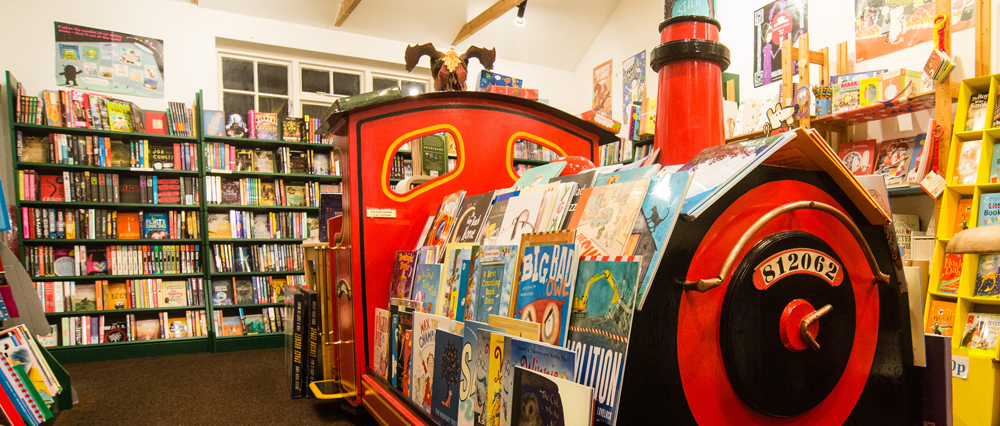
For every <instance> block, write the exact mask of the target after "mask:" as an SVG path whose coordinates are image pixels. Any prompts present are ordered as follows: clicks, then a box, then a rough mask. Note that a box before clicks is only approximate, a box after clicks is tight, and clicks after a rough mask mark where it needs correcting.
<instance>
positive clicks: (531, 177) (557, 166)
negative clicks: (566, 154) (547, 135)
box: [514, 161, 566, 188]
mask: <svg viewBox="0 0 1000 426" xmlns="http://www.w3.org/2000/svg"><path fill="white" fill-rule="evenodd" d="M565 167H566V162H565V161H556V162H552V163H549V164H544V165H541V166H537V167H532V168H530V169H528V170H527V171H525V172H524V174H522V175H521V177H520V178H519V179H518V180H517V182H514V186H515V187H517V188H527V187H530V186H536V185H545V184H547V183H549V181H550V180H552V178H554V177H556V176H559V173H562V171H563V169H564V168H565Z"/></svg>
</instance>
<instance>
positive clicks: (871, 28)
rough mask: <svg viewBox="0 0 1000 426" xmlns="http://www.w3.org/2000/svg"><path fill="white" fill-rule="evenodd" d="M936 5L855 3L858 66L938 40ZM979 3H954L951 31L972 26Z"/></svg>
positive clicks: (912, 0) (917, 0) (924, 1)
mask: <svg viewBox="0 0 1000 426" xmlns="http://www.w3.org/2000/svg"><path fill="white" fill-rule="evenodd" d="M935 10H936V9H935V6H934V2H933V1H930V0H854V43H855V49H856V50H857V59H858V62H861V61H865V60H868V59H872V58H876V57H879V56H882V55H885V54H887V53H891V52H895V51H897V50H900V49H904V48H907V47H910V46H913V45H916V44H920V43H923V42H925V41H929V40H932V39H933V38H934V28H933V27H934V16H935V15H936V13H935ZM975 14H976V8H975V2H973V1H971V0H965V1H962V0H954V1H952V2H951V31H952V32H955V31H958V30H962V29H965V28H969V27H971V26H972V18H974V17H975Z"/></svg>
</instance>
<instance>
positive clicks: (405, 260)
mask: <svg viewBox="0 0 1000 426" xmlns="http://www.w3.org/2000/svg"><path fill="white" fill-rule="evenodd" d="M416 258H417V252H415V251H402V250H400V251H397V252H396V263H395V265H394V266H393V268H392V283H391V285H390V287H389V297H390V298H392V297H396V298H400V299H409V298H410V293H411V289H412V288H413V277H414V263H415V261H416Z"/></svg>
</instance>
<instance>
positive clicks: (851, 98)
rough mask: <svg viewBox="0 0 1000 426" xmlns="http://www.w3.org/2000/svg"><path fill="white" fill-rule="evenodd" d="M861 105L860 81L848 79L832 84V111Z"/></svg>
mask: <svg viewBox="0 0 1000 426" xmlns="http://www.w3.org/2000/svg"><path fill="white" fill-rule="evenodd" d="M860 106H861V82H860V81H854V80H848V81H844V82H841V83H838V84H836V85H835V86H833V112H834V113H842V112H845V111H850V110H852V109H854V108H858V107H860Z"/></svg>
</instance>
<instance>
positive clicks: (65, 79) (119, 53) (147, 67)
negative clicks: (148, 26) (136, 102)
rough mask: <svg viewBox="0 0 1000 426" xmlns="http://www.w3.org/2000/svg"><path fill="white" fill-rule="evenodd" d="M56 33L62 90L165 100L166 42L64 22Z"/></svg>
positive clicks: (57, 69) (56, 26)
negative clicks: (164, 43) (164, 47)
mask: <svg viewBox="0 0 1000 426" xmlns="http://www.w3.org/2000/svg"><path fill="white" fill-rule="evenodd" d="M55 30H56V61H55V62H56V82H57V84H58V85H59V86H64V87H69V88H72V89H79V90H93V91H100V92H111V93H121V94H125V95H133V96H145V97H149V98H162V97H163V93H164V91H163V82H164V78H163V40H158V39H155V38H149V37H142V36H137V35H132V34H125V33H119V32H115V31H109V30H101V29H96V28H88V27H82V26H79V25H72V24H65V23H62V22H56V23H55Z"/></svg>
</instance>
